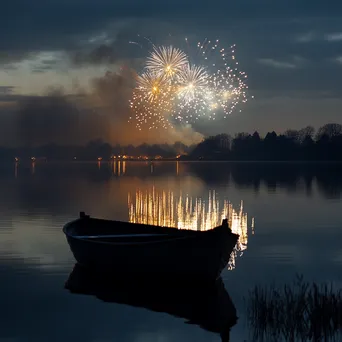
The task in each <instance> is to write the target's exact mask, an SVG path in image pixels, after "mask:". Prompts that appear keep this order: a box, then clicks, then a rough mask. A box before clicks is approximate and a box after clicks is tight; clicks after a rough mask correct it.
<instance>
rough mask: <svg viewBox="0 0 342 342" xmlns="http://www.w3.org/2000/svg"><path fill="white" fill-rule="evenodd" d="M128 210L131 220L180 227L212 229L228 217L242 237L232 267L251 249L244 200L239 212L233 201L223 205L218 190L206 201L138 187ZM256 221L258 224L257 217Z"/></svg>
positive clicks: (130, 199) (230, 224) (234, 252)
mask: <svg viewBox="0 0 342 342" xmlns="http://www.w3.org/2000/svg"><path fill="white" fill-rule="evenodd" d="M128 210H129V221H130V222H134V223H144V224H152V225H160V226H166V227H177V228H179V229H193V230H208V229H211V228H214V227H216V226H218V225H220V224H221V223H222V220H223V219H224V218H228V223H229V226H230V227H231V229H232V231H233V233H236V234H239V236H240V237H239V240H238V242H237V244H236V246H235V248H234V250H233V252H232V254H231V257H230V261H229V266H228V268H229V269H233V268H235V260H236V258H237V257H238V256H241V255H242V253H243V251H244V250H245V249H246V248H247V243H248V224H247V214H246V213H244V212H243V204H242V202H241V205H240V208H239V210H238V211H237V210H235V209H234V208H233V205H232V204H231V203H230V202H229V201H224V203H223V207H222V208H221V207H220V202H219V200H218V199H217V198H216V195H215V191H213V192H209V198H208V201H205V200H202V199H201V198H195V199H193V198H191V197H189V196H182V194H180V195H179V196H177V197H176V196H175V195H174V193H173V192H172V191H162V192H158V191H157V190H156V189H155V188H154V187H153V188H152V189H151V190H147V191H145V192H143V191H140V190H137V192H136V193H135V199H133V196H131V195H130V194H129V195H128ZM252 223H253V225H254V220H253V219H252Z"/></svg>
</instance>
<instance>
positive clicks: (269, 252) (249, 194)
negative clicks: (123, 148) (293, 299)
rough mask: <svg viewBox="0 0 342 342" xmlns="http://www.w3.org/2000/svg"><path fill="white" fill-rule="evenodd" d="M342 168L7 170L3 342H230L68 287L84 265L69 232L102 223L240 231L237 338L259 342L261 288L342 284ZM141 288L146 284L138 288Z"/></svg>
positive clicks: (230, 274) (1, 235)
mask: <svg viewBox="0 0 342 342" xmlns="http://www.w3.org/2000/svg"><path fill="white" fill-rule="evenodd" d="M341 171H342V167H341V165H334V164H319V165H313V164H286V163H280V164H271V163H268V164H267V163H266V164H262V163H259V164H249V163H239V164H232V163H174V162H170V163H154V165H150V164H148V163H146V164H144V163H133V162H131V163H129V162H125V163H123V162H121V163H120V164H119V163H117V164H116V165H112V164H107V163H102V164H97V163H93V164H92V163H88V164H86V163H84V164H82V163H75V164H71V163H69V164H67V163H66V164H54V163H48V164H39V163H37V164H36V165H31V164H27V165H25V164H20V165H17V166H15V165H11V164H2V165H0V189H1V191H0V211H1V216H0V253H1V260H0V277H1V278H0V291H1V292H0V303H1V309H0V310H1V311H0V312H1V321H0V322H1V323H0V324H1V329H0V341H37V342H38V341H51V342H52V341H84V342H88V341H89V342H90V341H92V342H105V341H136V342H145V341H146V342H147V341H158V342H168V341H220V340H221V339H220V336H219V335H216V334H215V333H212V332H208V331H206V330H204V329H202V328H200V327H199V326H197V325H192V324H185V323H184V321H185V319H182V318H176V317H173V316H171V315H168V314H166V313H156V312H153V311H150V310H147V309H145V308H139V307H138V308H136V307H132V306H128V305H125V304H115V303H105V302H102V301H100V300H99V299H97V298H95V297H94V296H86V295H75V294H71V293H70V292H68V291H67V290H65V289H64V284H65V282H66V280H67V279H68V277H69V274H70V272H71V271H72V269H73V267H74V260H73V257H72V255H71V253H70V251H69V247H68V245H67V243H66V241H65V238H64V236H63V234H62V231H61V228H62V226H63V224H64V223H65V222H67V221H68V220H71V219H74V218H75V217H76V216H77V215H78V213H79V211H81V210H83V211H86V212H87V213H90V214H91V215H92V216H98V217H106V218H113V219H120V220H130V221H136V222H148V223H158V224H165V225H176V226H179V227H184V228H186V227H192V228H193V229H206V228H210V227H212V226H214V225H215V224H216V223H219V222H220V221H221V219H222V218H223V217H225V216H228V218H229V219H230V223H231V225H232V228H233V230H234V231H236V232H237V233H238V234H240V241H239V244H238V246H237V247H236V250H235V257H233V258H232V260H231V263H230V265H229V268H230V270H228V269H227V270H226V271H224V272H223V274H222V278H223V281H224V284H225V288H226V290H227V292H228V293H229V295H230V297H231V298H232V301H233V303H234V305H235V307H236V309H237V314H238V316H239V320H238V323H237V324H236V325H235V326H234V327H233V328H232V330H231V334H230V337H231V341H243V340H246V341H250V340H251V339H250V329H248V328H247V325H246V320H245V305H244V299H243V298H244V297H245V296H246V295H247V293H248V290H249V289H250V288H251V287H253V286H254V285H255V284H263V283H269V282H271V281H273V280H276V281H277V282H279V283H282V282H285V281H292V280H293V278H294V276H295V274H296V273H303V274H304V276H305V278H306V279H307V280H315V281H333V282H334V284H335V285H336V286H341V285H342V282H341V281H342V272H341V264H342V242H341V241H342V230H341V229H342V205H341V194H342V173H341ZM136 286H137V287H139V284H136Z"/></svg>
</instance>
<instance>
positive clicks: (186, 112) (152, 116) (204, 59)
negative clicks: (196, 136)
mask: <svg viewBox="0 0 342 342" xmlns="http://www.w3.org/2000/svg"><path fill="white" fill-rule="evenodd" d="M186 43H187V46H188V47H189V44H188V40H187V39H186ZM189 50H191V49H189ZM234 53H235V45H232V46H231V48H230V50H229V51H226V50H225V49H224V48H221V47H219V41H218V40H215V41H210V40H207V39H206V40H204V42H202V43H201V42H199V43H198V44H197V49H194V51H193V55H194V56H192V55H189V56H187V55H186V54H185V53H184V52H183V51H182V50H180V49H178V48H175V47H173V46H168V47H165V46H161V47H156V46H154V45H153V51H152V52H150V54H149V56H148V57H147V60H146V64H145V69H147V72H146V71H145V72H144V73H143V74H142V75H141V76H139V77H138V84H137V88H136V90H137V89H139V90H140V92H139V95H136V93H137V92H136V91H135V92H134V95H133V99H132V101H131V107H132V109H133V110H134V112H135V114H136V118H135V119H136V121H137V126H138V127H139V128H140V129H141V127H142V124H148V125H149V128H153V127H158V126H160V124H161V125H162V126H163V127H164V128H167V127H169V126H172V125H171V123H170V121H171V119H172V120H178V121H182V122H186V123H189V122H191V121H194V120H198V119H200V118H208V119H213V120H214V119H215V118H216V117H217V114H219V113H221V114H222V115H223V117H224V118H226V117H227V115H229V114H231V113H232V112H233V111H234V110H235V108H236V106H237V105H238V104H239V103H240V102H241V103H245V102H247V96H246V89H248V86H247V85H246V83H245V81H246V78H247V75H246V73H245V72H242V71H239V70H238V64H239V63H238V62H237V60H236V58H235V55H234ZM147 75H153V79H154V81H155V80H159V79H162V80H163V82H162V83H163V87H162V88H161V87H160V86H158V87H152V88H151V87H141V79H145V78H146V77H147ZM166 85H167V86H166ZM151 89H152V90H153V89H155V90H154V91H152V92H151ZM145 92H146V93H145ZM160 93H162V95H163V96H158V97H155V95H156V94H158V95H160ZM151 96H152V97H153V98H154V99H155V101H154V102H153V101H152V102H151V101H150V98H151ZM137 102H138V104H137ZM155 102H160V103H159V104H156V103H155Z"/></svg>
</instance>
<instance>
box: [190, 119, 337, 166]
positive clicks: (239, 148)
mask: <svg viewBox="0 0 342 342" xmlns="http://www.w3.org/2000/svg"><path fill="white" fill-rule="evenodd" d="M190 157H191V159H198V158H199V159H206V160H208V159H213V160H258V161H261V160H267V161H283V160H342V125H340V124H335V123H333V124H326V125H324V126H322V127H320V128H319V129H318V131H317V132H316V133H315V130H314V128H313V127H311V126H308V127H305V128H302V129H300V130H287V131H286V132H284V133H283V134H280V135H277V133H275V132H269V133H267V134H266V136H265V137H264V138H261V137H260V135H259V133H258V132H254V133H253V134H249V133H238V134H236V136H235V137H234V138H232V137H231V136H229V135H227V134H219V135H216V136H212V137H209V138H207V139H205V140H204V141H203V142H201V143H200V144H198V145H197V146H196V148H195V149H194V150H193V151H192V152H191V153H190Z"/></svg>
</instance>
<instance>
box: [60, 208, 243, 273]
mask: <svg viewBox="0 0 342 342" xmlns="http://www.w3.org/2000/svg"><path fill="white" fill-rule="evenodd" d="M63 232H64V234H65V235H66V238H67V241H68V243H69V246H70V249H71V251H72V253H73V255H74V257H75V259H76V260H77V262H78V263H80V264H81V265H83V266H86V267H90V268H94V269H105V270H111V272H121V273H122V272H126V273H144V274H145V275H148V274H149V275H155V274H159V275H162V274H163V275H165V276H167V275H170V274H178V275H182V276H184V277H198V278H207V279H217V278H218V277H219V276H220V274H221V272H222V270H223V269H224V268H225V267H226V265H227V263H228V261H229V257H230V254H231V252H232V250H233V248H234V246H235V244H236V242H237V239H238V235H236V234H233V233H232V231H231V230H230V229H229V227H228V223H227V220H223V222H222V225H221V226H218V227H215V228H213V229H211V230H207V231H193V230H183V229H177V228H168V227H160V226H151V225H144V224H136V223H129V222H121V221H111V220H103V219H96V218H91V217H89V216H88V215H85V214H84V213H83V212H81V214H80V218H79V219H77V220H74V221H71V222H69V223H67V224H66V225H65V226H64V227H63Z"/></svg>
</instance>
